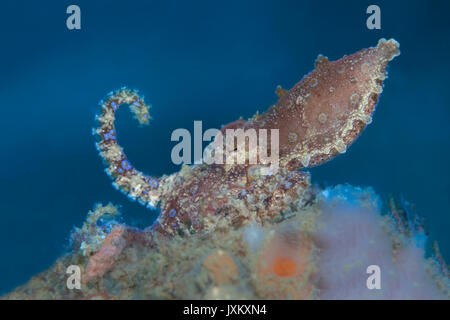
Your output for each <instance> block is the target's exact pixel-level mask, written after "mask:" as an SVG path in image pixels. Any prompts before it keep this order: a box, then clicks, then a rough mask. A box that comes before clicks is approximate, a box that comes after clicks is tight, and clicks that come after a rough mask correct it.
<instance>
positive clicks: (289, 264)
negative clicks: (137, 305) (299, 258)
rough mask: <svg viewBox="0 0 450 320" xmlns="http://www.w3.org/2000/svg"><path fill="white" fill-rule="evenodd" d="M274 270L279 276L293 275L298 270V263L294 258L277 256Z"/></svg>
mask: <svg viewBox="0 0 450 320" xmlns="http://www.w3.org/2000/svg"><path fill="white" fill-rule="evenodd" d="M273 271H274V272H275V274H276V275H277V276H279V277H283V278H286V277H292V276H293V275H294V274H295V272H296V271H297V264H296V263H295V261H294V260H292V259H289V258H282V257H277V258H276V260H275V263H274V266H273Z"/></svg>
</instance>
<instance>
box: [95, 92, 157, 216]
mask: <svg viewBox="0 0 450 320" xmlns="http://www.w3.org/2000/svg"><path fill="white" fill-rule="evenodd" d="M124 104H128V105H129V106H130V110H131V112H132V113H133V114H134V116H135V118H136V119H137V120H138V121H139V123H140V124H142V125H147V124H148V123H149V120H150V114H149V109H150V106H148V105H147V104H146V103H145V101H144V98H143V97H141V96H139V94H138V92H137V91H132V90H129V89H127V88H121V89H119V90H116V91H115V92H111V93H110V94H108V95H107V96H106V98H105V99H104V100H102V101H101V102H100V105H101V114H99V115H97V116H96V120H97V121H98V123H99V126H98V127H97V128H94V129H93V134H94V135H95V136H96V137H97V142H96V146H97V150H98V151H99V153H100V156H101V157H102V159H103V160H104V162H105V164H106V166H107V168H106V169H105V171H106V173H107V174H108V175H109V176H110V177H111V178H112V180H113V185H114V186H115V187H116V188H117V189H119V190H120V191H122V192H123V193H125V194H127V195H128V197H129V198H131V199H133V200H138V201H139V202H140V203H142V204H144V205H147V206H149V207H156V205H157V204H158V202H159V201H160V198H161V191H160V190H161V185H162V184H164V178H154V177H150V176H147V175H145V174H143V173H142V172H140V171H138V170H137V169H135V168H134V166H133V165H132V164H131V163H130V161H129V160H128V159H127V156H126V155H125V153H124V152H123V149H122V147H121V146H120V145H119V144H118V142H117V135H116V129H115V126H114V122H115V114H116V111H117V110H118V108H119V107H120V106H122V105H124Z"/></svg>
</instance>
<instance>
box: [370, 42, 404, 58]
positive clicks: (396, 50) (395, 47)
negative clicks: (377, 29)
mask: <svg viewBox="0 0 450 320" xmlns="http://www.w3.org/2000/svg"><path fill="white" fill-rule="evenodd" d="M376 51H377V53H378V54H379V55H380V56H381V58H382V59H383V60H384V61H386V63H387V62H389V61H391V60H392V59H394V58H395V57H397V56H399V55H400V43H398V41H396V40H395V39H389V40H386V39H384V38H381V39H380V40H378V44H377V46H376Z"/></svg>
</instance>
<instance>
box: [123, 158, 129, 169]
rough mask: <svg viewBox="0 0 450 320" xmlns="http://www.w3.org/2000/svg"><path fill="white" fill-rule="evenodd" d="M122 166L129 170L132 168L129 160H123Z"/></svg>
mask: <svg viewBox="0 0 450 320" xmlns="http://www.w3.org/2000/svg"><path fill="white" fill-rule="evenodd" d="M122 168H124V169H125V170H129V169H131V164H130V162H129V161H128V160H123V161H122Z"/></svg>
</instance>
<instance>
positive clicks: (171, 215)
mask: <svg viewBox="0 0 450 320" xmlns="http://www.w3.org/2000/svg"><path fill="white" fill-rule="evenodd" d="M176 214H177V210H175V209H172V210H170V211H169V216H170V217H171V218H173V217H175V215H176Z"/></svg>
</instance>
